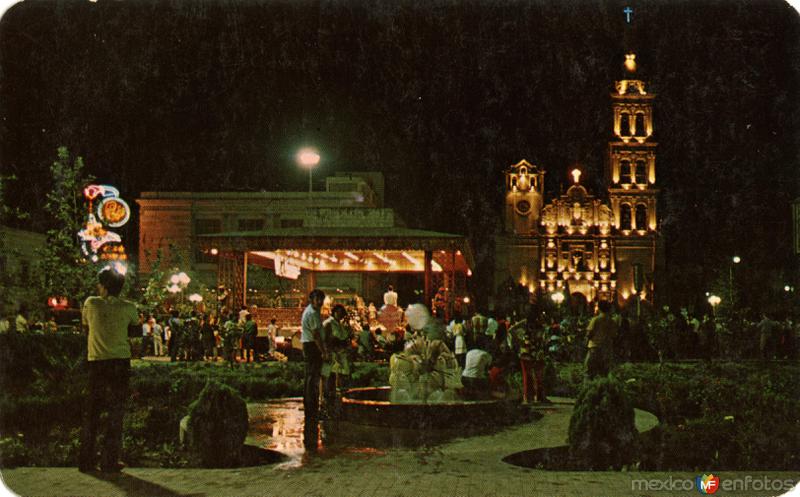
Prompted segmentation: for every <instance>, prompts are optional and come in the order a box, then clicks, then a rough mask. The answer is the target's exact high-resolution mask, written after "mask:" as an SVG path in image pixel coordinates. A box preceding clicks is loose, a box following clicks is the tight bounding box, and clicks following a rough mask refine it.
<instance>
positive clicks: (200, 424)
mask: <svg viewBox="0 0 800 497" xmlns="http://www.w3.org/2000/svg"><path fill="white" fill-rule="evenodd" d="M188 432H189V446H190V448H191V450H192V451H193V452H194V453H195V455H196V456H197V457H198V458H199V459H200V463H201V464H202V465H203V466H204V467H206V468H227V467H233V466H236V465H238V464H239V461H240V459H241V455H242V446H243V445H244V439H245V437H246V436H247V405H246V404H245V402H244V399H242V397H241V396H240V395H239V394H238V393H237V392H236V391H235V390H233V389H232V388H230V387H228V386H225V385H223V384H221V383H218V382H215V381H209V382H208V383H206V386H205V388H203V390H202V391H201V392H200V397H198V399H197V400H196V401H194V402H193V403H192V405H191V406H189V429H188Z"/></svg>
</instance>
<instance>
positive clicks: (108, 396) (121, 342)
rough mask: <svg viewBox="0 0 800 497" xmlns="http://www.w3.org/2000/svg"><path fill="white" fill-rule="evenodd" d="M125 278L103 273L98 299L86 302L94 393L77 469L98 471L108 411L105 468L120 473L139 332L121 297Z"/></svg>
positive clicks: (109, 271)
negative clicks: (134, 335) (134, 338)
mask: <svg viewBox="0 0 800 497" xmlns="http://www.w3.org/2000/svg"><path fill="white" fill-rule="evenodd" d="M124 284H125V276H124V275H122V274H120V273H118V272H116V271H115V270H113V269H112V268H105V269H103V270H102V271H100V273H98V284H97V292H98V294H99V296H96V297H89V298H88V299H86V302H84V304H83V311H82V321H83V325H84V327H88V331H89V337H88V339H89V344H88V354H87V355H88V364H87V369H88V371H89V391H88V398H87V399H86V407H85V410H84V418H83V430H82V432H81V448H80V454H79V460H78V469H79V470H80V471H82V472H86V471H93V470H94V469H95V464H96V463H97V452H96V450H95V438H96V435H97V427H98V425H99V424H100V415H101V413H102V412H104V411H107V412H108V420H107V422H106V433H105V437H104V444H103V447H102V454H101V458H100V470H101V471H103V472H118V471H120V470H121V469H122V467H123V464H122V463H120V462H119V454H120V450H121V448H122V418H123V417H124V415H125V403H126V401H127V398H128V381H129V378H130V358H131V349H130V345H129V343H128V328H129V327H134V328H135V329H136V330H137V331H138V329H139V313H138V312H137V310H136V305H134V304H133V303H132V302H129V301H127V300H123V299H121V298H119V294H120V292H121V291H122V286H123V285H124Z"/></svg>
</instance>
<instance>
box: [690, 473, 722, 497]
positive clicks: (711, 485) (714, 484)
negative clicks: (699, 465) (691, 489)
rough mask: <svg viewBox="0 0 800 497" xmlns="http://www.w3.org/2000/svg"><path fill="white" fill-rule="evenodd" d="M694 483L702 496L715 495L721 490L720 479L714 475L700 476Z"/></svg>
mask: <svg viewBox="0 0 800 497" xmlns="http://www.w3.org/2000/svg"><path fill="white" fill-rule="evenodd" d="M694 483H695V485H696V486H697V491H698V492H700V493H701V494H713V493H714V492H716V491H717V490H718V489H719V477H718V476H714V475H713V474H710V475H705V474H704V475H703V476H698V477H697V478H695V479H694Z"/></svg>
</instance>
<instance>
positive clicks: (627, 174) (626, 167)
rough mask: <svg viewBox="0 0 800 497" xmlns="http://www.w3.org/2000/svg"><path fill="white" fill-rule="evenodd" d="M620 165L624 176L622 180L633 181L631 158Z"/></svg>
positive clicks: (625, 181) (624, 181)
mask: <svg viewBox="0 0 800 497" xmlns="http://www.w3.org/2000/svg"><path fill="white" fill-rule="evenodd" d="M619 167H620V170H621V171H620V173H621V174H620V176H622V182H623V183H631V181H629V180H630V179H631V161H629V160H624V161H621V162H620V165H619Z"/></svg>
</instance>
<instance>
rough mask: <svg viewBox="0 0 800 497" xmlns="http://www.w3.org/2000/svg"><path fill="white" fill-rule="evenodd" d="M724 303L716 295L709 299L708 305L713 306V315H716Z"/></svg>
mask: <svg viewBox="0 0 800 497" xmlns="http://www.w3.org/2000/svg"><path fill="white" fill-rule="evenodd" d="M720 302H722V299H721V298H719V297H717V296H716V295H712V296H710V297H708V303H709V304H711V313H712V314H714V315H716V311H717V306H718V305H719V304H720Z"/></svg>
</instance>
